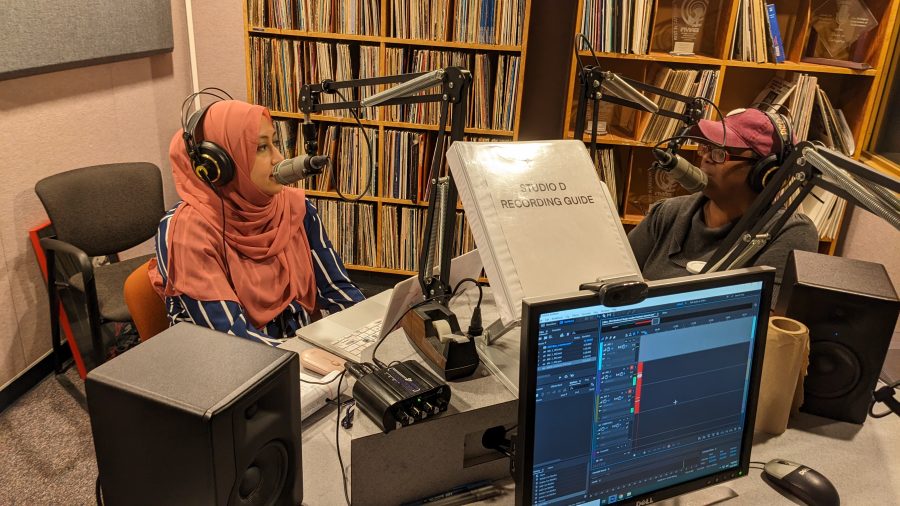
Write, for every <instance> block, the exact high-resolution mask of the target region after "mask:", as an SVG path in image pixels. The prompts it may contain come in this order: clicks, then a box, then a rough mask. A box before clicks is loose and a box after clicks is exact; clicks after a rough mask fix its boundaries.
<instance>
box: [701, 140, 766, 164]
mask: <svg viewBox="0 0 900 506" xmlns="http://www.w3.org/2000/svg"><path fill="white" fill-rule="evenodd" d="M697 154H699V155H700V156H702V157H708V158H709V159H710V160H711V161H712V162H713V163H725V162H731V161H745V162H755V161H756V157H753V156H742V155H735V154H733V153H729V152H728V151H727V150H726V149H725V148H720V147H718V146H710V145H709V144H700V146H699V147H698V148H697ZM707 155H708V156H707Z"/></svg>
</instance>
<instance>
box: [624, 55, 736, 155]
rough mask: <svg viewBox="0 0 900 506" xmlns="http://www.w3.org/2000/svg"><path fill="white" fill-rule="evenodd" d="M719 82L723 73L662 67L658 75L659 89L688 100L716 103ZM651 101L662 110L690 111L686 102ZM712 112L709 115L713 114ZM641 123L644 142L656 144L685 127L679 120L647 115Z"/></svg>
mask: <svg viewBox="0 0 900 506" xmlns="http://www.w3.org/2000/svg"><path fill="white" fill-rule="evenodd" d="M718 79H719V71H718V70H713V69H705V70H696V69H673V68H670V67H662V68H661V69H660V71H659V72H658V73H657V75H656V80H655V85H656V86H657V87H659V88H663V89H666V90H669V91H672V92H674V93H678V94H680V95H683V96H687V97H705V98H707V99H709V100H712V99H713V97H714V96H715V92H716V84H717V82H718ZM650 99H651V100H653V101H654V102H656V103H657V104H658V105H659V108H660V109H661V110H667V111H674V112H676V113H683V112H684V110H685V107H686V104H685V103H684V102H680V101H678V100H674V99H671V98H668V97H660V96H658V95H651V96H650ZM711 112H712V111H709V110H708V111H707V114H711ZM642 117H643V121H642V123H641V125H642V126H641V127H640V131H641V136H640V140H641V141H642V142H646V143H651V144H655V143H657V142H659V141H661V140H663V139H667V138H669V137H672V136H674V135H675V134H677V133H678V129H679V128H680V127H681V126H683V123H682V122H681V121H679V120H677V119H675V118H669V117H666V116H661V115H658V114H649V113H648V114H643V115H642Z"/></svg>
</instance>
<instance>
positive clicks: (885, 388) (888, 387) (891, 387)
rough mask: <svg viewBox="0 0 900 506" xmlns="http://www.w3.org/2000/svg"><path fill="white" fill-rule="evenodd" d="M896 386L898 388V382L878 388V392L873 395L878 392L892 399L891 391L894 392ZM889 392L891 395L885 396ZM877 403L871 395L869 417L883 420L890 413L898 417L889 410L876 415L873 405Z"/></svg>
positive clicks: (899, 383) (899, 414)
mask: <svg viewBox="0 0 900 506" xmlns="http://www.w3.org/2000/svg"><path fill="white" fill-rule="evenodd" d="M898 386H900V381H896V382H894V383H892V384H890V385H886V386H883V387H881V388H879V389H878V390H876V391H875V393H876V394H878V393H880V392H883V395H885V396H886V397H893V391H894V390H896V389H897V387H898ZM889 392H890V394H891V395H887V394H888V393H889ZM877 403H878V401H877V400H876V399H875V397H874V395H873V397H872V402H870V403H869V416H871V417H872V418H884V417H886V416H888V415H890V414H892V413H893V414H896V415H898V416H900V413H895V412H894V411H893V410H891V409H890V408H888V410H887V411H885V412H882V413H876V412H875V404H877Z"/></svg>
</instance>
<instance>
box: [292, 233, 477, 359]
mask: <svg viewBox="0 0 900 506" xmlns="http://www.w3.org/2000/svg"><path fill="white" fill-rule="evenodd" d="M481 266H482V264H481V257H480V256H479V255H478V250H472V251H470V252H468V253H466V254H464V255H460V256H458V257H456V258H454V259H453V260H451V261H450V280H449V281H450V286H451V287H454V286H456V284H457V283H458V282H459V281H460V280H461V279H465V278H473V279H478V276H479V275H480V274H481ZM421 300H422V291H421V288H420V286H419V278H418V277H417V276H413V277H410V278H407V279H404V280H403V281H401V282H399V283H397V284H396V285H394V288H393V289H391V290H385V291H383V292H381V293H379V294H378V295H375V296H374V297H371V298H368V299H366V300H364V301H362V302H360V303H358V304H356V305H354V306H351V307H349V308H347V309H345V310H343V311H340V312H337V313H334V314H332V315H329V316H328V317H326V318H323V319H321V320H319V321H317V322H314V323H312V324H310V325H307V326H305V327H301V328H300V330H298V331H297V337H299V338H300V339H303V340H304V341H306V342H308V343H310V344H313V345H315V346H318V347H319V348H322V349H325V350H328V351H330V352H331V353H334V354H335V355H337V356H339V357H341V358H344V359H347V360H353V361H354V362H360V361H361V360H362V353H363V351H364V350H366V349H367V348H369V347H370V346H372V345H374V344H375V343H377V342H378V340H379V339H381V338H383V337H385V336H386V335H387V334H389V333H390V332H391V331H392V330H393V329H392V328H389V327H388V326H389V325H392V324H394V323H395V322H397V321H398V319H399V318H400V317H402V316H403V313H404V312H405V311H406V310H407V309H409V307H410V306H411V305H413V304H415V303H416V302H419V301H421ZM385 322H386V325H385Z"/></svg>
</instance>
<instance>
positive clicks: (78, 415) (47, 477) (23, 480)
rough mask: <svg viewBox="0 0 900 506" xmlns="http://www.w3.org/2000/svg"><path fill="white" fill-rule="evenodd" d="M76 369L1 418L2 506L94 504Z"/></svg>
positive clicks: (89, 442)
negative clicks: (73, 393)
mask: <svg viewBox="0 0 900 506" xmlns="http://www.w3.org/2000/svg"><path fill="white" fill-rule="evenodd" d="M70 391H74V392H75V393H76V395H77V396H78V398H80V399H81V400H83V399H84V383H83V382H82V381H81V379H80V378H79V377H78V372H77V371H76V370H75V368H74V367H72V368H70V369H69V370H68V371H67V372H66V374H64V375H63V376H61V377H60V378H59V379H57V378H55V377H53V376H50V377H47V378H45V379H44V381H42V382H41V383H40V384H38V385H37V386H36V387H34V388H33V389H31V390H30V391H29V392H28V393H26V394H25V395H23V396H22V397H21V398H20V399H18V400H17V401H16V402H15V403H14V404H13V405H12V406H10V407H8V408H7V409H6V410H4V411H3V412H2V413H0V456H2V464H0V504H2V505H20V504H21V505H44V504H47V505H56V504H66V505H69V504H72V505H79V504H80V505H90V504H96V501H95V499H94V486H95V480H96V479H97V463H96V461H95V459H94V442H93V439H92V438H91V425H90V420H89V419H88V414H87V411H86V410H85V408H84V407H83V406H82V405H80V404H79V401H78V400H76V397H75V396H73V395H72V394H71V393H70Z"/></svg>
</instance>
